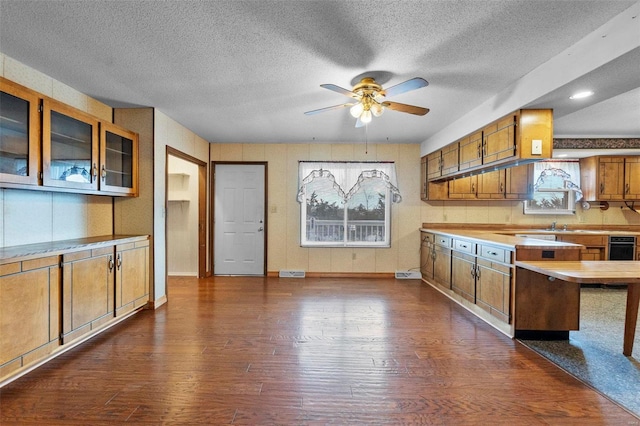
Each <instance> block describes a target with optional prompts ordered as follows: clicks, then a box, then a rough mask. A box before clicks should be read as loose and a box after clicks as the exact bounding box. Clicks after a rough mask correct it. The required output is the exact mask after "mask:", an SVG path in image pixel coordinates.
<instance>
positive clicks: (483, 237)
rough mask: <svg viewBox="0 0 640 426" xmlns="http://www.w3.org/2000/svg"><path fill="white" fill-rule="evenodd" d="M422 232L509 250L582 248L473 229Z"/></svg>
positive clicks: (429, 229)
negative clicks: (460, 238) (459, 238)
mask: <svg viewBox="0 0 640 426" xmlns="http://www.w3.org/2000/svg"><path fill="white" fill-rule="evenodd" d="M420 231H422V232H434V233H437V234H441V235H447V236H450V237H452V238H455V237H462V238H466V239H471V240H476V242H478V243H480V244H491V245H495V246H498V247H503V248H506V249H509V250H513V249H542V250H562V249H576V248H579V247H582V245H581V244H574V243H566V242H562V241H551V240H538V239H535V238H525V237H516V236H514V235H503V234H499V233H496V232H494V231H489V230H472V229H460V230H450V229H437V228H420Z"/></svg>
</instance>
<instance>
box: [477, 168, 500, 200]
mask: <svg viewBox="0 0 640 426" xmlns="http://www.w3.org/2000/svg"><path fill="white" fill-rule="evenodd" d="M505 188H506V184H505V171H504V170H494V171H492V172H486V173H481V174H479V175H478V198H479V199H482V200H494V199H497V200H499V199H504V198H505Z"/></svg>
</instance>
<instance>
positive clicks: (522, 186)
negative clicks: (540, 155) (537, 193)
mask: <svg viewBox="0 0 640 426" xmlns="http://www.w3.org/2000/svg"><path fill="white" fill-rule="evenodd" d="M505 185H506V190H505V198H507V199H509V200H530V199H532V198H533V164H524V165H520V166H515V167H510V168H508V169H505Z"/></svg>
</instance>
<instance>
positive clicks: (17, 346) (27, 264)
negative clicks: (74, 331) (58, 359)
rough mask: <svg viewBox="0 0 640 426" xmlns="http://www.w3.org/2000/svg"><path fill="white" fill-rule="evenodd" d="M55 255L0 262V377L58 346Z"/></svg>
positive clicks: (58, 312) (58, 275) (58, 279)
mask: <svg viewBox="0 0 640 426" xmlns="http://www.w3.org/2000/svg"><path fill="white" fill-rule="evenodd" d="M58 261H59V257H58V256H47V257H42V258H39V259H34V260H25V261H21V262H13V263H6V264H3V265H0V379H1V378H2V377H5V376H8V375H11V374H12V373H14V372H16V371H18V370H19V369H21V368H22V367H24V366H25V365H28V364H30V363H32V362H34V361H37V360H38V359H40V358H43V357H45V356H47V355H49V354H50V353H52V352H53V351H54V350H55V349H56V348H58V347H59V346H60V273H59V272H60V269H59V265H58Z"/></svg>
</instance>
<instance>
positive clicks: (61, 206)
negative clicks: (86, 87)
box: [0, 53, 113, 247]
mask: <svg viewBox="0 0 640 426" xmlns="http://www.w3.org/2000/svg"><path fill="white" fill-rule="evenodd" d="M0 75H2V76H3V77H5V78H6V79H8V80H11V81H14V82H16V83H18V84H21V85H23V86H25V87H28V88H30V89H32V90H35V91H37V92H39V93H41V94H43V95H46V96H48V97H51V98H53V99H56V100H59V101H61V102H64V103H66V104H68V105H71V106H73V107H75V108H77V109H79V110H81V111H84V112H87V113H89V114H92V115H94V116H96V117H98V118H100V119H102V120H106V121H111V111H112V110H111V108H110V107H109V106H107V105H105V104H103V103H101V102H98V101H96V100H95V99H92V98H90V97H88V96H86V95H84V94H82V93H80V92H78V91H77V90H75V89H73V88H71V87H69V86H67V85H65V84H63V83H61V82H59V81H57V80H54V79H53V78H51V77H49V76H47V75H45V74H42V73H41V72H39V71H36V70H34V69H32V68H29V67H28V66H26V65H24V64H22V63H20V62H18V61H16V60H14V59H12V58H11V57H8V56H6V55H4V54H2V53H0ZM0 212H1V214H0V247H8V246H14V245H20V244H31V243H41V242H49V241H55V240H63V239H68V238H82V237H92V236H97V235H110V234H111V233H112V222H113V216H112V208H111V197H104V196H97V195H82V194H65V193H54V192H45V191H24V190H17V189H0Z"/></svg>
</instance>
